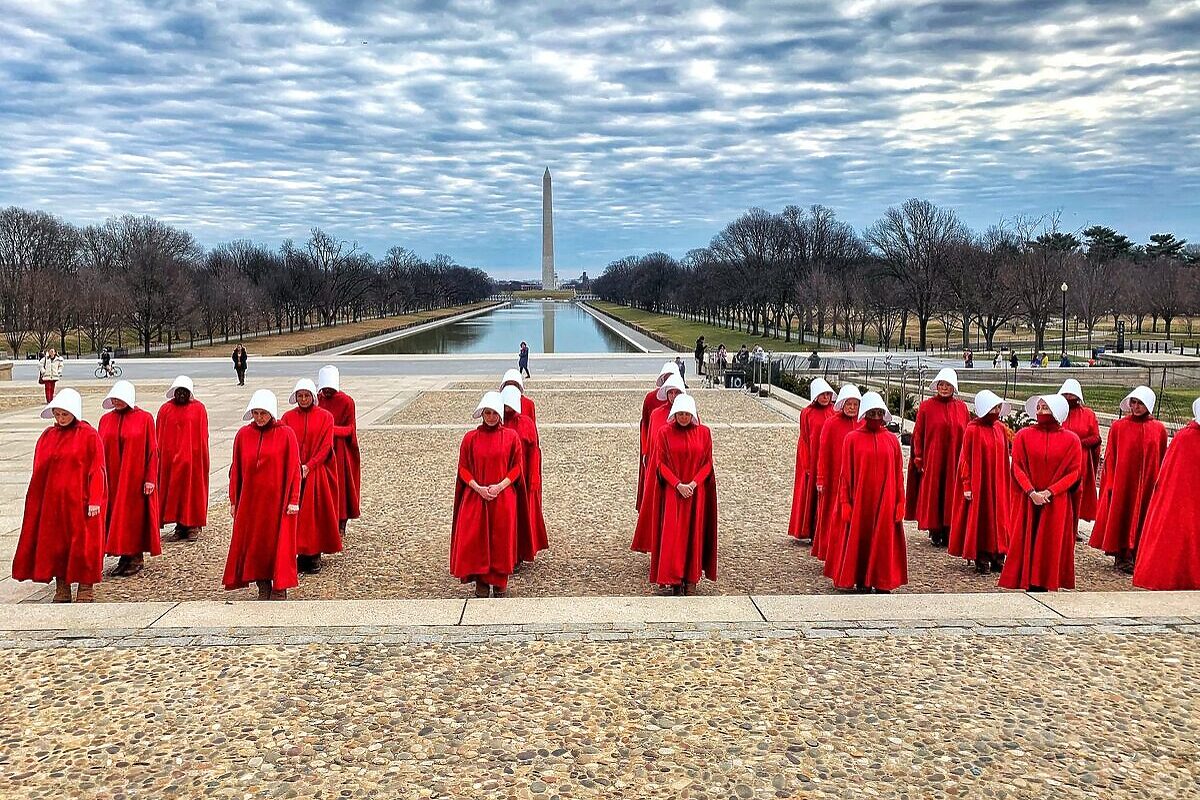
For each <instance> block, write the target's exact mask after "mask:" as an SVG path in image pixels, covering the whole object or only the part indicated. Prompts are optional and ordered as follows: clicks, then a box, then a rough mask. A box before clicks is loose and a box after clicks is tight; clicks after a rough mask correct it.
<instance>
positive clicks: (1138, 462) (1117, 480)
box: [1088, 414, 1200, 558]
mask: <svg viewBox="0 0 1200 800" xmlns="http://www.w3.org/2000/svg"><path fill="white" fill-rule="evenodd" d="M1166 452H1167V429H1166V427H1165V426H1164V425H1163V424H1162V423H1161V422H1159V421H1158V420H1156V419H1154V418H1152V417H1151V416H1150V415H1149V414H1145V415H1143V416H1141V417H1135V416H1133V415H1132V414H1131V415H1128V416H1125V417H1122V418H1121V419H1119V420H1117V421H1116V422H1114V423H1113V424H1112V427H1110V428H1109V429H1108V447H1107V448H1105V451H1104V472H1103V473H1102V474H1101V476H1100V508H1099V510H1098V511H1097V512H1096V526H1095V527H1094V528H1092V538H1091V541H1089V542H1088V544H1089V545H1091V546H1092V547H1095V548H1096V549H1097V550H1103V551H1104V552H1105V553H1108V554H1109V555H1115V556H1118V557H1120V558H1129V557H1132V554H1133V553H1134V552H1135V551H1136V550H1137V543H1138V537H1139V536H1140V535H1141V531H1142V522H1143V521H1144V520H1145V519H1146V511H1147V509H1148V508H1149V507H1150V494H1151V493H1152V492H1153V491H1154V481H1155V480H1156V479H1157V478H1158V469H1159V467H1160V466H1161V465H1162V460H1163V456H1164V455H1166ZM1197 488H1198V490H1200V487H1197Z"/></svg>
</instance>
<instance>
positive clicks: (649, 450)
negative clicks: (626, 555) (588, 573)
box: [630, 402, 699, 553]
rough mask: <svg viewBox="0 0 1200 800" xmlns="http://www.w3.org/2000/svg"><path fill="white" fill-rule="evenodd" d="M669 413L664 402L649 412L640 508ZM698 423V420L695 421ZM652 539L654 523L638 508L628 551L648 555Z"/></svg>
mask: <svg viewBox="0 0 1200 800" xmlns="http://www.w3.org/2000/svg"><path fill="white" fill-rule="evenodd" d="M670 413H671V407H670V405H669V404H667V403H666V402H664V403H663V404H662V405H661V406H659V407H658V408H656V409H654V410H653V411H651V412H650V421H649V423H648V424H647V431H646V441H647V442H648V444H647V446H646V469H645V470H644V471H643V472H642V474H641V475H639V476H638V480H639V481H641V483H642V487H641V489H640V491H639V493H640V494H641V496H642V506H644V505H645V504H646V503H645V501H646V494H647V493H648V492H649V491H650V484H652V483H653V482H654V480H655V475H654V470H653V469H652V468H651V466H650V464H651V462H653V461H654V446H655V444H656V442H657V441H658V432H659V431H660V430H662V428H663V426H665V425H666V424H667V416H668V415H669V414H670ZM696 421H697V422H699V419H697V420H696ZM653 539H654V522H653V518H652V517H651V515H650V513H649V512H648V511H645V510H643V508H642V507H641V506H639V507H638V518H637V525H636V526H635V527H634V529H633V544H632V545H631V546H630V549H631V550H633V551H634V552H637V553H649V552H650V548H651V546H652V544H653Z"/></svg>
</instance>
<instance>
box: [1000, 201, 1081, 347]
mask: <svg viewBox="0 0 1200 800" xmlns="http://www.w3.org/2000/svg"><path fill="white" fill-rule="evenodd" d="M1017 234H1018V236H1019V237H1020V240H1021V255H1022V259H1021V263H1020V267H1019V269H1018V270H1017V272H1016V282H1015V285H1016V290H1017V296H1018V297H1019V298H1020V300H1021V308H1022V310H1023V311H1024V313H1025V316H1026V317H1027V318H1028V319H1029V324H1030V325H1031V326H1033V331H1034V337H1035V342H1034V347H1035V348H1036V349H1038V350H1044V349H1045V347H1046V328H1047V327H1048V326H1049V324H1050V319H1051V317H1052V316H1054V312H1055V310H1056V309H1057V308H1058V306H1059V304H1060V303H1061V302H1062V290H1061V286H1062V283H1063V282H1064V281H1065V280H1066V278H1067V277H1068V276H1069V275H1070V273H1071V270H1072V267H1073V265H1074V264H1075V263H1076V262H1077V261H1078V260H1079V259H1081V258H1082V256H1081V254H1080V253H1079V240H1078V239H1077V238H1075V236H1074V235H1072V234H1069V233H1062V232H1061V231H1059V230H1058V220H1057V218H1054V217H1051V218H1042V219H1038V220H1029V219H1023V220H1019V221H1018V223H1017ZM1064 324H1065V323H1064Z"/></svg>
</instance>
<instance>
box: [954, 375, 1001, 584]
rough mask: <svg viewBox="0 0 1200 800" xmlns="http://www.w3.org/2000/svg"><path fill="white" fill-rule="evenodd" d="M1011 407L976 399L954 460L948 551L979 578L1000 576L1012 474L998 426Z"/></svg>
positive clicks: (993, 398) (986, 395) (988, 396)
mask: <svg viewBox="0 0 1200 800" xmlns="http://www.w3.org/2000/svg"><path fill="white" fill-rule="evenodd" d="M1011 410H1012V409H1011V407H1010V406H1009V404H1008V403H1006V402H1004V401H1003V400H1002V399H1001V398H1000V397H999V396H998V395H996V394H995V393H994V392H990V391H988V390H987V389H984V390H983V391H981V392H979V393H978V394H976V395H975V419H973V420H971V421H970V423H968V424H967V431H966V433H965V434H964V435H963V443H962V452H961V453H960V454H959V457H958V483H959V493H958V494H957V495H956V496H955V502H954V522H953V524H952V525H951V526H950V545H949V552H950V555H952V556H957V557H959V558H965V559H966V560H967V561H974V562H975V571H976V572H978V573H979V574H981V575H986V574H988V573H989V572H992V571H995V572H999V571H1000V570H1001V569H1002V568H1003V567H1004V554H1005V553H1006V552H1007V551H1008V514H1009V505H1010V500H1011V498H1012V493H1013V489H1012V477H1011V476H1012V471H1011V470H1010V469H1009V466H1008V434H1007V432H1006V429H1005V426H1004V424H1003V423H1002V422H1000V417H1001V416H1008V414H1009V413H1010V412H1011Z"/></svg>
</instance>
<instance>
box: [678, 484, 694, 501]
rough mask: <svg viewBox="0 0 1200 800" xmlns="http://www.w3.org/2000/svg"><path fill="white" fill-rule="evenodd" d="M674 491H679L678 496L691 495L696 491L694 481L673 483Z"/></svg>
mask: <svg viewBox="0 0 1200 800" xmlns="http://www.w3.org/2000/svg"><path fill="white" fill-rule="evenodd" d="M675 491H677V492H679V496H680V497H683V498H688V497H691V496H692V495H693V494H695V493H696V482H695V481H692V482H691V483H679V484H676V485H675Z"/></svg>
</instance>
